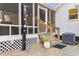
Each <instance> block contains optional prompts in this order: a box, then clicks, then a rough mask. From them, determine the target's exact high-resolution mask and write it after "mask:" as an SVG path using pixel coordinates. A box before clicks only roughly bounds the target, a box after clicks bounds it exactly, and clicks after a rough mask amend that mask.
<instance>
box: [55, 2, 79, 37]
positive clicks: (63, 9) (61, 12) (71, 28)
mask: <svg viewBox="0 0 79 59" xmlns="http://www.w3.org/2000/svg"><path fill="white" fill-rule="evenodd" d="M75 5H77V4H71V3H66V4H63V5H62V6H60V7H59V8H58V9H57V12H56V16H55V20H56V26H58V27H59V28H60V35H62V33H64V32H73V33H75V34H76V36H79V19H76V20H75V21H70V20H69V13H68V11H69V9H72V8H75ZM78 14H79V12H78ZM78 18H79V15H78Z"/></svg>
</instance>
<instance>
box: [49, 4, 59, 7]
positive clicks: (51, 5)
mask: <svg viewBox="0 0 79 59" xmlns="http://www.w3.org/2000/svg"><path fill="white" fill-rule="evenodd" d="M57 4H58V3H48V6H50V7H52V8H54V7H55V6H57Z"/></svg>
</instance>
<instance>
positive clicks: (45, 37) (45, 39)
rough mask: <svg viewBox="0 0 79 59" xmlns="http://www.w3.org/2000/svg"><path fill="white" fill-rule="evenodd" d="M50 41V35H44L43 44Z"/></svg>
mask: <svg viewBox="0 0 79 59" xmlns="http://www.w3.org/2000/svg"><path fill="white" fill-rule="evenodd" d="M49 40H50V36H49V35H43V38H42V41H43V42H47V41H49Z"/></svg>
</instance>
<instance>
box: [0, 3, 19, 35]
mask: <svg viewBox="0 0 79 59" xmlns="http://www.w3.org/2000/svg"><path fill="white" fill-rule="evenodd" d="M16 34H19V20H18V3H0V35H16Z"/></svg>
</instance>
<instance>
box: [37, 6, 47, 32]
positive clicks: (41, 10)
mask: <svg viewBox="0 0 79 59" xmlns="http://www.w3.org/2000/svg"><path fill="white" fill-rule="evenodd" d="M38 19H40V20H42V21H43V22H45V23H47V8H45V7H43V6H40V5H38ZM38 31H39V32H44V33H47V28H46V27H44V26H42V25H41V24H39V25H38Z"/></svg>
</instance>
